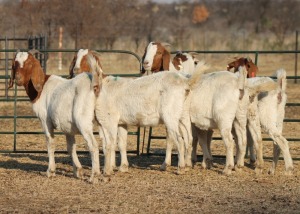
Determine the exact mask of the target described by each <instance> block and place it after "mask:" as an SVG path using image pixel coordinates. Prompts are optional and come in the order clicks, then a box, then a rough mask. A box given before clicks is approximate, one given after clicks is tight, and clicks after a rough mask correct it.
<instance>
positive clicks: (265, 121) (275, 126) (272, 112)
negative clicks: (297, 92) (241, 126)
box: [248, 69, 293, 174]
mask: <svg viewBox="0 0 300 214" xmlns="http://www.w3.org/2000/svg"><path fill="white" fill-rule="evenodd" d="M248 82H249V85H256V84H259V83H262V82H274V80H273V79H271V78H269V77H255V78H249V79H248ZM277 85H278V86H277V89H276V90H272V91H270V92H264V93H260V94H259V95H258V97H257V99H255V101H254V102H253V104H252V105H250V106H249V110H250V111H251V112H255V111H257V112H258V114H254V116H256V118H254V121H255V122H253V124H252V123H250V125H252V126H251V127H250V133H251V136H248V141H249V142H250V144H252V143H254V145H255V148H256V152H257V161H256V165H258V166H259V168H260V169H262V166H263V154H262V137H261V128H262V129H263V131H265V132H266V133H267V134H268V135H269V136H270V137H271V138H272V139H273V140H274V151H273V163H272V167H271V168H270V169H269V173H271V174H274V173H275V168H276V165H277V161H278V158H279V154H280V150H281V151H282V152H283V157H284V161H285V169H286V174H291V173H292V171H293V161H292V158H291V154H290V152H289V145H288V141H287V140H286V139H285V138H284V137H283V136H282V128H283V119H284V115H285V105H286V100H287V95H286V92H285V90H286V72H285V70H283V69H280V70H278V71H277ZM279 96H281V101H280V100H279V99H278V97H279ZM252 116H253V115H252ZM252 118H253V117H252ZM250 119H251V118H250ZM260 126H261V127H260ZM250 151H251V152H252V150H250ZM251 158H252V160H254V159H255V157H254V155H253V152H252V153H251Z"/></svg>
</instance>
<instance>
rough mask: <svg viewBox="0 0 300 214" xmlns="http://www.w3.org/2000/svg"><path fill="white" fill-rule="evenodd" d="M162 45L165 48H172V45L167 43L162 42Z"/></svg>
mask: <svg viewBox="0 0 300 214" xmlns="http://www.w3.org/2000/svg"><path fill="white" fill-rule="evenodd" d="M161 45H162V46H164V47H169V46H171V44H169V43H167V42H162V43H161Z"/></svg>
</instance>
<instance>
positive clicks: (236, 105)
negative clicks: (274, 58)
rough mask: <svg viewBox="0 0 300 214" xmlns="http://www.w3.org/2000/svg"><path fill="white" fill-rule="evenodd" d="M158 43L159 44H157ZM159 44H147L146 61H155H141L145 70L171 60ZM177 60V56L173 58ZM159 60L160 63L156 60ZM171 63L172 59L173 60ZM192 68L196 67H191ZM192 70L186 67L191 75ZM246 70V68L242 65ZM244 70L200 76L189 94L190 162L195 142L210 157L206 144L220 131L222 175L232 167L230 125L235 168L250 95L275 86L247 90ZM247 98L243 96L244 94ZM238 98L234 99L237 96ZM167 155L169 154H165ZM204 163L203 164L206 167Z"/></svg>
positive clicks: (240, 154)
mask: <svg viewBox="0 0 300 214" xmlns="http://www.w3.org/2000/svg"><path fill="white" fill-rule="evenodd" d="M158 44H159V45H158ZM161 46H162V45H161V43H150V44H149V45H148V47H147V49H146V50H150V51H149V52H146V53H145V55H144V59H145V61H146V60H147V59H148V60H150V59H153V60H154V59H155V60H156V62H155V63H154V62H150V61H148V60H147V61H146V63H145V62H144V64H143V65H144V66H145V69H146V70H147V69H153V68H156V66H153V65H154V64H162V61H163V60H166V61H170V60H168V59H167V57H166V56H169V57H170V55H168V54H166V53H165V52H166V51H164V53H165V54H164V55H165V58H164V59H163V57H161V55H160V54H158V53H157V52H155V51H157V50H160V49H162V47H161ZM174 58H176V56H175V57H174ZM159 60H160V61H161V62H160V63H159V62H158V61H159ZM173 61H174V60H173ZM194 67H195V66H194ZM194 67H189V68H190V69H191V70H190V71H189V73H192V72H193V69H194ZM244 67H245V66H244ZM245 72H246V71H243V72H241V74H240V76H239V77H237V76H236V75H234V74H232V73H230V72H225V71H223V72H214V73H210V74H205V75H203V78H202V80H201V81H200V83H198V84H197V85H196V86H195V88H194V90H193V91H192V93H190V95H189V96H190V98H189V100H190V103H191V104H190V112H189V113H190V117H191V122H192V123H193V130H194V132H193V138H194V139H193V160H194V161H195V147H196V145H197V142H198V139H200V140H201V141H200V143H201V145H202V146H203V145H204V146H203V150H204V151H203V152H204V153H205V154H204V157H205V158H209V157H210V156H209V154H210V150H209V149H210V148H209V147H208V148H207V145H206V143H204V142H203V141H205V142H209V143H210V138H211V136H212V131H211V130H212V129H214V128H219V129H220V131H221V136H222V139H223V141H224V143H225V146H226V148H227V155H226V167H225V169H224V173H226V174H229V173H230V172H231V169H232V168H233V166H234V164H233V153H232V152H233V143H232V142H233V138H232V134H231V129H232V126H234V127H235V135H236V136H237V138H238V145H239V148H241V149H240V150H238V154H237V166H238V167H242V166H243V165H244V155H245V145H246V123H247V116H246V115H247V107H248V105H249V102H250V100H249V96H255V94H257V91H264V90H267V91H268V90H271V89H273V88H274V85H259V86H256V87H253V88H249V89H248V88H247V87H246V83H245V81H246V73H245ZM244 94H245V95H246V96H243V95H244ZM236 96H237V97H236ZM201 130H203V131H201ZM185 143H186V150H187V151H186V155H187V157H186V164H187V165H188V166H189V165H190V162H191V160H190V158H189V156H188V155H189V154H190V152H189V150H190V146H189V143H188V142H187V141H185ZM167 152H168V151H167ZM205 161H206V160H205V159H204V162H203V163H202V164H203V165H206V163H205Z"/></svg>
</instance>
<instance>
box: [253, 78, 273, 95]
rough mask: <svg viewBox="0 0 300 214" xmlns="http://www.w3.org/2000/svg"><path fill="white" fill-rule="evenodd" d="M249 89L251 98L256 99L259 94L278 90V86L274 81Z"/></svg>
mask: <svg viewBox="0 0 300 214" xmlns="http://www.w3.org/2000/svg"><path fill="white" fill-rule="evenodd" d="M248 87H249V96H250V97H255V96H256V95H257V94H259V93H261V92H268V91H273V90H276V88H277V84H276V83H275V82H273V81H268V82H264V83H261V84H258V85H254V86H248Z"/></svg>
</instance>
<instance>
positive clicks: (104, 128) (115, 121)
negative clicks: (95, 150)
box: [91, 59, 200, 174]
mask: <svg viewBox="0 0 300 214" xmlns="http://www.w3.org/2000/svg"><path fill="white" fill-rule="evenodd" d="M91 60H92V59H91ZM95 66H96V64H95ZM199 77H200V75H194V76H193V77H192V78H187V77H185V75H183V74H181V73H178V72H160V73H157V74H153V75H150V76H143V77H140V78H137V79H130V80H128V79H126V80H124V78H116V77H111V76H109V77H106V78H104V80H103V85H102V91H101V93H100V96H99V98H98V99H97V104H96V110H95V112H96V118H97V121H98V122H99V124H100V125H101V130H100V132H101V133H102V135H103V137H104V143H105V145H104V147H105V156H106V157H105V161H106V163H108V161H111V152H113V153H114V149H112V148H111V146H114V145H116V138H117V134H118V137H120V133H119V130H118V126H119V127H120V126H121V127H122V128H123V132H122V133H126V135H127V132H125V131H124V129H125V130H126V128H127V127H126V126H127V125H137V126H157V125H158V124H160V123H164V124H165V126H166V128H167V148H168V147H172V144H173V142H175V143H176V145H177V148H178V157H179V161H178V173H182V172H183V168H184V167H185V163H184V155H183V152H184V147H183V142H182V139H181V136H180V133H179V125H180V121H181V120H182V117H184V109H186V108H185V105H186V104H185V100H186V97H187V95H188V94H189V91H190V87H191V85H192V84H195V82H196V80H195V79H197V78H199ZM118 143H119V147H120V146H121V148H123V149H124V148H126V146H124V143H126V141H125V142H124V141H121V142H118ZM121 154H122V152H121ZM121 156H122V160H121V166H123V165H128V162H127V160H125V159H123V158H126V155H121ZM169 159H170V158H169V157H167V156H166V161H165V163H164V165H169V164H170V163H169V162H168V161H169ZM105 165H106V164H105ZM109 165H111V164H109ZM105 170H106V173H107V174H110V173H111V171H112V169H111V168H107V169H105Z"/></svg>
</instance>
